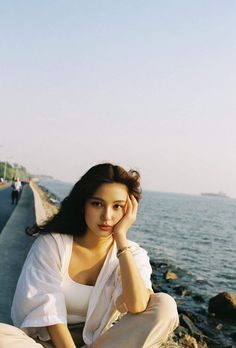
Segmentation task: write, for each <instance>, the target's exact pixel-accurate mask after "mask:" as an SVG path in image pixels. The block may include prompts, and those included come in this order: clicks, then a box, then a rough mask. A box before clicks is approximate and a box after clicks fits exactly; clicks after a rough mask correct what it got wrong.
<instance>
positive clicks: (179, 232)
mask: <svg viewBox="0 0 236 348" xmlns="http://www.w3.org/2000/svg"><path fill="white" fill-rule="evenodd" d="M40 184H41V185H42V186H44V187H45V188H47V189H48V190H49V191H50V192H52V193H53V194H54V195H56V196H57V197H58V199H59V200H60V201H61V200H63V198H64V197H66V196H67V195H68V193H69V192H70V190H71V188H72V184H69V183H64V182H61V181H57V180H41V181H40ZM128 237H129V239H131V240H134V241H136V242H137V243H138V244H140V245H141V246H142V247H144V248H145V249H146V250H147V251H148V254H149V256H150V259H151V261H152V264H154V265H161V264H166V265H168V269H169V270H172V271H174V272H175V273H176V274H177V275H178V278H179V282H180V283H181V285H185V286H187V288H188V289H190V290H191V293H192V295H197V296H200V297H201V298H202V299H203V301H202V303H201V304H195V305H196V306H197V307H201V308H202V309H205V310H207V306H208V301H209V299H210V298H211V297H213V296H215V295H217V294H218V293H220V292H223V291H231V292H234V293H236V250H235V249H236V199H231V198H221V197H210V196H201V195H188V194H176V193H164V192H151V191H143V193H142V199H141V201H140V204H139V212H138V217H137V220H136V222H135V224H134V225H133V226H132V228H131V229H130V231H129V233H128ZM153 272H154V273H155V272H156V273H158V272H160V269H158V267H156V268H154V270H153ZM188 306H190V307H191V306H192V308H190V310H193V307H194V304H193V301H189V304H188ZM196 306H195V307H196ZM188 309H189V308H188ZM235 331H236V330H235Z"/></svg>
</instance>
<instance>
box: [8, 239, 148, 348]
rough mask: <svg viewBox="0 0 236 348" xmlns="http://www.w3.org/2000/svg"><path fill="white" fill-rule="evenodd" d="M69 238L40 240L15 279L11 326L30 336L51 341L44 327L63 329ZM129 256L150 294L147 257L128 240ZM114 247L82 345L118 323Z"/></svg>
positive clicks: (118, 283)
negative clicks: (60, 325) (58, 325)
mask: <svg viewBox="0 0 236 348" xmlns="http://www.w3.org/2000/svg"><path fill="white" fill-rule="evenodd" d="M72 244H73V236H69V235H63V234H59V233H52V234H47V235H40V236H39V237H38V238H37V240H36V241H35V242H34V244H33V245H32V247H31V249H30V251H29V254H28V256H27V258H26V260H25V263H24V266H23V268H22V272H21V275H20V277H19V280H18V283H17V287H16V291H15V295H14V299H13V303H12V310H11V316H12V320H13V323H14V325H15V326H17V327H19V328H21V329H23V330H24V331H25V332H26V333H27V334H28V335H30V336H31V337H39V338H40V339H41V340H44V341H47V340H49V339H50V336H49V335H48V332H47V329H46V326H50V325H54V324H59V323H63V324H67V323H68V320H67V319H68V318H67V308H66V303H65V297H64V293H63V289H62V283H63V279H64V277H65V274H66V272H67V271H68V269H67V267H68V264H69V262H70V258H71V250H72ZM128 245H129V246H130V247H131V252H132V254H133V257H134V259H135V262H136V264H137V267H138V269H139V272H140V274H141V277H142V278H143V280H144V283H145V285H146V287H147V288H148V289H152V284H151V280H150V277H151V272H152V269H151V266H150V263H149V257H148V255H147V252H146V251H145V250H144V249H143V248H141V247H140V246H139V245H138V244H136V243H134V242H132V241H128ZM116 252H117V248H116V244H115V243H114V245H113V247H112V248H111V250H110V251H109V253H108V255H107V257H106V260H105V262H104V265H103V267H102V269H101V271H100V273H99V276H98V278H97V281H96V284H95V286H94V288H93V290H92V293H91V296H90V300H89V306H88V311H87V317H86V321H85V326H84V331H83V339H84V342H85V343H86V344H87V345H90V344H91V343H92V342H94V340H95V339H96V338H97V337H98V336H99V335H100V334H102V333H103V332H104V331H105V330H107V329H108V328H109V327H110V326H111V325H112V323H113V322H114V321H115V320H116V319H117V318H118V316H119V314H120V313H119V311H117V309H116V307H115V302H116V299H117V298H118V296H119V295H121V293H122V284H121V277H120V270H119V261H118V259H117V257H116Z"/></svg>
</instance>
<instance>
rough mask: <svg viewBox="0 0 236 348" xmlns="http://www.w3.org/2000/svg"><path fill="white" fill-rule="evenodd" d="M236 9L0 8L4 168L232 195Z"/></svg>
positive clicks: (131, 5) (156, 2)
mask: <svg viewBox="0 0 236 348" xmlns="http://www.w3.org/2000/svg"><path fill="white" fill-rule="evenodd" d="M235 65H236V2H235V1H233V0H226V1H222V0H221V1H218V0H211V1H210V0H208V1H207V0H202V1H201V0H197V1H189V0H185V1H184V0H172V1H168V0H167V1H160V0H150V1H149V0H145V1H141V0H135V1H134V0H133V1H131V0H125V1H123V0H120V1H111V0H107V1H103V0H97V1H95V0H84V1H80V0H76V1H68V0H67V1H66V0H65V1H60V0H57V1H55V0H54V1H52V0H51V1H48V0H40V1H32V0H29V1H24V0H22V1H19V0H15V1H11V0H9V1H3V0H0V119H1V120H0V144H1V145H3V147H1V148H0V159H2V160H5V159H8V160H9V162H11V163H12V162H18V163H20V164H23V165H24V166H26V167H27V169H28V170H29V171H30V172H31V173H44V174H49V175H52V176H54V177H55V178H57V179H60V180H64V181H70V182H74V181H75V180H77V179H78V178H79V177H80V176H81V175H82V174H83V173H84V172H85V171H86V170H87V169H88V168H89V167H90V166H92V165H94V164H96V163H99V162H104V161H110V162H113V163H118V164H121V165H123V166H125V167H126V168H130V167H134V168H136V169H139V170H140V171H141V174H142V183H143V188H144V189H149V190H157V191H171V192H183V193H200V192H202V191H211V192H218V191H220V190H222V191H225V192H226V193H228V194H229V195H231V196H233V197H236V67H235Z"/></svg>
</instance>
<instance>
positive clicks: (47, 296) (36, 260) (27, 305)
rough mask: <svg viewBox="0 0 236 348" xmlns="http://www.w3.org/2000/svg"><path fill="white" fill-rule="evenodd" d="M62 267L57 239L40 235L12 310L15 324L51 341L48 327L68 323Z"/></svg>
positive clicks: (16, 293) (18, 284)
mask: <svg viewBox="0 0 236 348" xmlns="http://www.w3.org/2000/svg"><path fill="white" fill-rule="evenodd" d="M61 270H62V266H61V258H60V253H59V249H58V246H57V242H56V240H55V239H54V238H53V236H52V235H50V234H48V235H44V236H39V237H38V238H37V240H36V241H35V243H34V244H33V246H32V247H31V250H30V252H29V254H28V256H27V258H26V261H25V263H24V266H23V268H22V272H21V275H20V278H19V280H18V283H17V287H16V291H15V295H14V299H13V303H12V310H11V316H12V320H13V323H14V325H15V326H17V327H20V328H22V329H24V330H25V331H26V332H27V333H28V334H30V335H32V336H34V335H38V336H39V337H40V338H41V339H44V340H47V339H49V336H48V333H47V330H46V327H47V326H50V325H54V324H59V323H63V324H66V322H67V311H66V305H65V298H64V294H63V292H62V289H61V283H62V271H61ZM36 328H38V329H36ZM39 328H41V329H39Z"/></svg>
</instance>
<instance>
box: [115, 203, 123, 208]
mask: <svg viewBox="0 0 236 348" xmlns="http://www.w3.org/2000/svg"><path fill="white" fill-rule="evenodd" d="M123 208H124V207H123V205H120V204H116V205H115V209H123Z"/></svg>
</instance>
